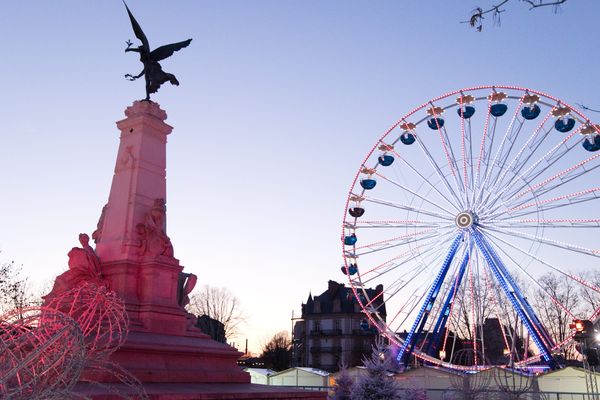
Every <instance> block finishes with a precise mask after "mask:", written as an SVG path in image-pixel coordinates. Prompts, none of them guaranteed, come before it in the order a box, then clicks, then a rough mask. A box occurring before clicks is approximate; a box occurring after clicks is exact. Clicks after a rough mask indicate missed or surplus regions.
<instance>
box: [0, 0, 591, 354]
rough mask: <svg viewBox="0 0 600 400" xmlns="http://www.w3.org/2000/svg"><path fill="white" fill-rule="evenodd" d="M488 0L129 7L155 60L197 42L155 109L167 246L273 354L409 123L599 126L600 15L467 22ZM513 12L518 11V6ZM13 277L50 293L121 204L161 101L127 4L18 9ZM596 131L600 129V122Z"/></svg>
mask: <svg viewBox="0 0 600 400" xmlns="http://www.w3.org/2000/svg"><path fill="white" fill-rule="evenodd" d="M492 3H494V2H491V1H486V0H480V1H477V0H472V1H457V0H454V1H443V0H437V1H433V0H429V1H415V0H413V1H383V0H382V1H333V0H326V1H288V0H273V1H268V0H261V1H249V0H244V1H242V0H240V1H171V2H165V1H157V0H147V1H141V0H130V1H129V2H128V5H129V7H130V9H131V11H132V12H133V14H134V15H135V16H136V18H137V20H138V21H139V23H140V25H141V26H142V28H143V29H144V31H145V33H146V35H147V36H148V39H149V41H150V45H151V46H153V47H158V46H160V45H163V44H168V43H172V42H177V41H181V40H185V39H188V38H193V41H192V43H191V44H190V46H189V47H187V48H185V49H183V50H181V51H179V52H177V53H175V55H174V56H173V57H172V58H170V59H169V60H167V61H165V62H164V63H163V69H164V70H165V71H167V72H171V73H173V74H175V75H176V76H177V78H178V79H179V81H180V83H181V85H180V86H179V87H174V86H170V85H169V84H165V85H163V86H162V87H161V89H160V90H159V92H158V93H157V94H156V95H154V96H153V97H152V99H153V100H154V101H156V102H158V103H159V104H160V106H161V107H162V108H163V109H164V110H165V111H166V112H167V114H168V119H167V121H166V122H167V123H168V124H170V125H172V126H173V127H174V130H173V133H172V134H171V135H170V136H169V143H168V147H167V191H168V199H167V206H168V213H167V216H168V217H167V221H168V229H167V233H168V235H169V236H170V238H171V240H172V243H173V246H174V250H175V257H177V258H178V259H179V260H180V261H181V263H182V265H184V266H185V271H187V272H193V273H195V274H196V275H198V278H199V283H198V284H199V285H204V284H209V285H211V286H219V287H227V288H228V289H230V290H231V292H232V293H234V294H235V295H236V296H237V297H238V298H239V299H240V301H241V304H242V307H243V309H244V311H245V314H246V315H247V317H248V319H247V323H246V324H245V325H244V326H243V328H242V335H241V336H240V337H239V338H238V339H237V340H236V341H237V342H238V343H240V344H241V342H243V340H244V339H245V338H248V339H249V341H250V348H251V350H253V351H259V349H260V347H261V345H262V344H263V343H264V342H266V341H267V340H268V339H269V338H270V337H271V336H272V335H273V334H274V333H276V332H278V331H281V330H288V331H289V330H290V328H291V321H290V317H291V314H292V310H294V312H295V314H296V315H298V314H299V312H300V305H301V303H302V302H304V301H306V298H307V296H308V294H309V293H310V292H312V293H313V294H320V293H321V292H322V291H324V290H325V289H326V288H327V281H328V280H330V279H333V280H337V281H340V282H343V281H344V279H345V277H344V276H343V275H342V273H341V272H340V266H341V264H342V260H341V244H340V234H341V223H342V218H343V215H344V212H345V210H344V205H345V201H346V196H347V193H348V190H349V188H350V185H351V183H352V180H353V179H354V176H355V174H356V171H357V170H358V169H359V167H360V165H361V162H362V160H363V158H364V157H365V155H366V154H367V153H368V151H369V150H370V149H371V147H372V146H373V145H374V143H375V142H376V141H377V139H378V138H379V137H380V136H381V134H382V133H383V132H385V131H386V129H387V128H388V127H389V126H390V125H392V124H393V123H394V122H395V121H396V120H397V119H398V118H399V117H401V116H402V115H404V114H406V113H407V112H408V111H409V110H410V109H412V108H414V107H415V106H418V105H420V104H422V103H424V102H426V101H427V100H429V99H430V98H433V97H435V96H438V95H441V94H443V93H445V92H448V91H452V90H456V89H459V88H461V87H469V86H476V85H487V84H505V85H517V86H524V87H530V88H533V89H537V90H540V91H543V92H547V93H549V94H552V95H554V96H556V97H558V98H561V99H564V100H565V101H567V102H569V103H571V104H573V105H575V104H577V103H582V104H585V105H587V106H589V107H592V108H596V109H600V95H599V92H598V88H599V87H600V75H599V74H598V64H599V61H600V57H599V54H600V53H599V51H598V48H597V47H598V44H597V37H598V24H597V20H598V16H599V15H600V14H599V12H600V3H599V2H596V1H575V0H574V1H567V2H566V3H565V4H564V6H563V7H562V8H561V9H560V10H559V12H558V13H555V12H554V11H553V9H552V8H550V7H548V8H540V9H537V10H533V11H529V10H528V7H527V5H525V4H523V3H521V2H518V1H511V2H510V3H509V4H508V5H507V6H506V12H504V13H503V14H502V21H501V22H502V23H501V26H494V24H493V21H492V18H491V15H490V16H489V17H488V18H486V20H485V21H484V22H485V26H484V29H483V31H482V32H481V33H478V32H476V31H475V30H474V29H472V28H470V27H468V25H467V24H461V23H460V21H463V20H465V19H468V16H469V13H470V11H471V10H472V9H473V8H474V7H476V6H477V5H481V6H482V7H483V8H486V7H488V6H489V5H490V4H492ZM513 3H514V4H513ZM0 38H2V39H0V43H1V45H2V49H3V53H4V56H3V57H2V63H1V64H0V71H1V75H2V77H3V79H2V81H3V82H2V90H1V92H2V96H1V97H0V117H1V118H2V128H0V129H1V130H0V132H1V137H2V143H1V145H0V171H2V203H1V205H2V206H1V207H0V227H1V229H0V251H1V253H0V262H6V261H10V260H14V261H15V262H16V263H17V264H19V265H22V266H23V273H24V275H25V276H28V277H29V279H30V282H31V284H32V285H33V287H34V289H35V288H39V287H45V286H49V285H51V282H52V281H53V279H54V277H55V276H56V275H58V274H60V273H61V272H62V271H64V270H65V269H66V268H67V252H68V251H69V250H70V249H71V248H72V247H73V246H76V245H78V242H77V235H78V234H79V233H80V232H87V233H88V234H91V233H92V232H93V231H94V229H95V227H96V223H97V221H98V217H99V216H100V211H101V209H102V206H103V205H104V204H105V203H106V201H107V199H108V194H109V189H110V183H111V178H112V175H113V168H114V162H115V157H116V152H117V146H118V143H119V132H118V130H117V128H116V126H115V122H116V121H118V120H120V119H122V118H124V114H123V111H124V109H125V108H126V107H127V106H129V105H131V103H132V102H133V101H134V100H138V99H141V98H143V97H144V96H145V93H144V83H143V79H140V80H139V81H137V82H129V81H127V80H126V79H125V78H124V75H125V74H127V73H131V74H137V73H139V72H140V70H141V64H140V63H139V60H138V58H137V56H136V55H135V54H131V53H127V54H126V53H124V49H125V47H126V44H125V42H126V40H127V39H131V40H133V41H134V42H136V38H135V36H134V34H133V32H132V30H131V26H130V23H129V20H128V17H127V13H126V11H125V7H124V6H123V3H122V2H121V1H118V0H111V1H95V2H92V1H66V0H64V1H18V2H17V1H6V2H3V4H2V11H1V12H0ZM589 116H591V117H597V119H598V120H600V115H599V114H594V113H590V114H589Z"/></svg>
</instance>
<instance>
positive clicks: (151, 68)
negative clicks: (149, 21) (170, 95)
mask: <svg viewBox="0 0 600 400" xmlns="http://www.w3.org/2000/svg"><path fill="white" fill-rule="evenodd" d="M123 4H125V8H126V9H127V13H128V14H129V19H130V20H131V27H132V28H133V32H134V33H135V36H136V37H137V38H138V39H139V40H140V41H141V42H142V45H141V46H138V47H131V46H132V45H133V43H132V42H131V40H128V41H127V42H126V43H127V48H126V49H125V51H126V52H127V51H134V52H136V53H140V61H141V62H142V64H144V69H143V70H142V72H140V73H139V74H138V75H135V76H134V75H131V74H126V75H125V78H127V79H129V80H130V81H135V80H136V79H138V78H141V77H142V75H144V76H145V78H146V100H148V101H150V93H156V92H157V91H158V88H160V85H162V84H163V83H165V82H167V81H169V82H170V83H171V85H177V86H179V81H178V80H177V78H176V77H175V75H173V74H170V73H168V72H165V71H163V70H162V67H161V66H160V64H159V63H158V62H159V61H161V60H164V59H165V58H168V57H171V56H172V55H173V53H174V52H176V51H179V50H181V49H183V48H184V47H187V46H188V45H189V44H190V42H191V41H192V39H188V40H184V41H183V42H178V43H172V44H167V45H165V46H160V47H159V48H157V49H154V50H152V51H150V44H149V43H148V38H147V37H146V35H145V34H144V31H142V28H141V27H140V24H138V22H137V21H136V20H135V18H134V17H133V14H131V11H130V10H129V7H127V4H126V3H125V2H124V1H123Z"/></svg>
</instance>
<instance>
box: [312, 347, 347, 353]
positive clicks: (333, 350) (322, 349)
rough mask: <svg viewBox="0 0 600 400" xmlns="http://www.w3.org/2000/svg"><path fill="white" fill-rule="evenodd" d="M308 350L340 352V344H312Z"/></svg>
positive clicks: (314, 351)
mask: <svg viewBox="0 0 600 400" xmlns="http://www.w3.org/2000/svg"><path fill="white" fill-rule="evenodd" d="M310 351H311V352H313V353H340V352H341V351H342V346H324V347H323V346H312V347H311V348H310Z"/></svg>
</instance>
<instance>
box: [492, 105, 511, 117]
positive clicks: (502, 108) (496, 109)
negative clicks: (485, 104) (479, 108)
mask: <svg viewBox="0 0 600 400" xmlns="http://www.w3.org/2000/svg"><path fill="white" fill-rule="evenodd" d="M506 110H508V106H507V105H506V104H504V103H496V104H492V106H491V107H490V114H492V115H493V116H494V117H501V116H503V115H504V114H505V113H506Z"/></svg>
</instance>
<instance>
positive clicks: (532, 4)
mask: <svg viewBox="0 0 600 400" xmlns="http://www.w3.org/2000/svg"><path fill="white" fill-rule="evenodd" d="M509 1H510V0H502V1H501V2H500V3H498V4H496V5H492V6H491V7H490V8H489V9H487V10H484V9H483V8H481V7H477V8H475V9H474V10H473V11H471V16H470V17H469V19H468V20H467V21H461V23H463V24H467V23H468V24H469V25H470V26H471V27H473V28H475V29H476V30H477V32H481V31H482V29H483V20H484V19H485V17H484V15H486V14H489V13H492V16H493V19H494V25H500V14H501V13H503V12H505V11H506V10H505V9H502V8H501V7H502V6H503V5H505V4H506V3H508V2H509ZM521 1H523V2H524V3H527V4H528V5H529V10H533V9H535V8H539V7H547V6H554V11H555V12H557V11H558V10H559V7H560V5H561V4H564V3H566V1H567V0H551V1H547V0H537V1H535V0H521Z"/></svg>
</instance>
